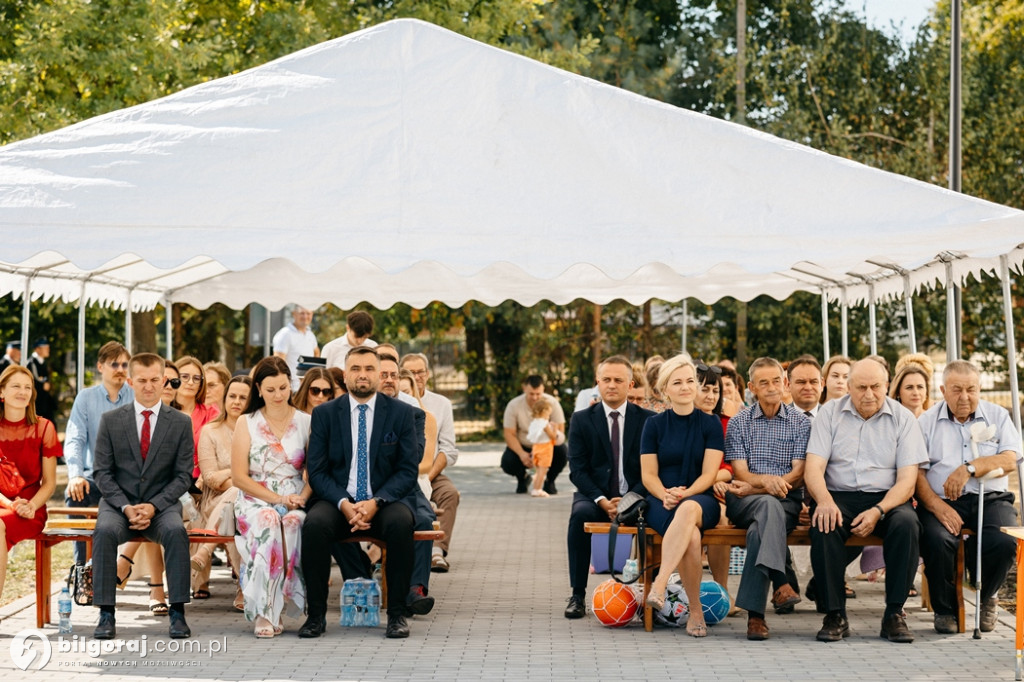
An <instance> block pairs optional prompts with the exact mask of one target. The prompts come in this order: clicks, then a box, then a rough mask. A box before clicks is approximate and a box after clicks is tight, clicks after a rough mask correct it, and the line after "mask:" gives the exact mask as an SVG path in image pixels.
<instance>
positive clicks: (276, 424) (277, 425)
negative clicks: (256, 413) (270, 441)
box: [263, 407, 295, 437]
mask: <svg viewBox="0 0 1024 682" xmlns="http://www.w3.org/2000/svg"><path fill="white" fill-rule="evenodd" d="M294 409H295V408H293V407H289V408H288V411H287V413H286V416H285V417H284V418H283V419H282V420H280V421H278V420H276V419H274V418H273V417H271V416H270V413H269V412H267V411H266V410H265V409H264V410H263V417H264V419H266V420H267V423H268V424H270V428H271V429H273V430H274V434H275V435H277V434H278V433H281V434H283V433H284V432H285V431H287V430H288V425H289V424H290V423H291V421H292V412H293V411H294ZM279 437H280V436H279Z"/></svg>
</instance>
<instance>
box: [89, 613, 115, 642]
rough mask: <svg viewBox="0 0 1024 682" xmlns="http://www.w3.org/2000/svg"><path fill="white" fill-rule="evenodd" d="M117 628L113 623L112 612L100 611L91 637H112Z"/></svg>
mask: <svg viewBox="0 0 1024 682" xmlns="http://www.w3.org/2000/svg"><path fill="white" fill-rule="evenodd" d="M115 634H117V628H116V627H115V625H114V614H112V613H103V612H102V611H101V612H100V622H99V624H98V625H96V629H95V630H93V633H92V638H93V639H114V635H115Z"/></svg>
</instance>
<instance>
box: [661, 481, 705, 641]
mask: <svg viewBox="0 0 1024 682" xmlns="http://www.w3.org/2000/svg"><path fill="white" fill-rule="evenodd" d="M702 516H703V512H702V510H701V507H700V505H699V504H697V503H696V502H694V501H692V500H684V501H683V502H682V503H681V504H680V505H679V509H678V510H677V511H676V515H675V516H674V517H673V518H672V522H671V523H670V524H669V525H668V529H666V530H665V536H664V537H663V538H662V542H661V570H660V572H659V573H658V577H657V578H655V579H654V582H653V583H652V584H651V594H652V595H653V596H654V597H655V598H661V599H663V598H664V594H665V589H666V588H667V587H668V579H669V576H670V575H671V574H672V572H673V571H674V570H676V569H678V571H679V576H680V578H681V579H682V581H683V589H684V590H685V591H686V594H687V596H688V597H689V599H690V602H691V603H693V602H694V601H695V600H696V601H697V604H698V608H691V609H690V619H689V621H688V623H687V625H686V631H687V632H688V633H690V634H691V635H694V636H697V637H703V636H704V634H706V633H707V628H706V626H705V624H704V612H703V611H702V610H701V609H700V608H699V603H700V602H699V595H700V579H701V575H702V573H703V571H702V568H701V564H700V557H701V543H700V524H701V518H702Z"/></svg>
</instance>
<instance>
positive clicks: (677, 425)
mask: <svg viewBox="0 0 1024 682" xmlns="http://www.w3.org/2000/svg"><path fill="white" fill-rule="evenodd" d="M658 390H659V391H660V392H661V394H662V395H663V396H664V397H665V399H666V400H668V401H669V404H670V406H671V409H668V410H665V411H664V412H662V413H661V414H658V415H655V416H653V417H651V418H650V419H648V420H647V423H646V424H645V425H644V430H643V434H642V435H641V437H640V452H641V455H640V467H641V474H642V476H643V483H644V487H645V488H647V501H648V505H649V508H648V512H647V520H648V524H649V525H650V527H651V528H653V529H654V530H655V531H657V532H658V533H659V534H660V535H661V536H662V546H661V559H662V561H661V572H660V573H659V574H658V577H657V578H656V579H655V580H654V583H653V584H652V585H651V592H650V595H649V596H648V598H647V602H648V603H649V604H650V605H651V606H652V607H653V608H655V609H659V610H660V609H661V607H662V606H663V605H664V603H665V589H666V587H668V579H669V575H670V574H671V573H672V571H674V570H676V569H677V567H678V570H679V575H680V577H681V578H682V582H683V589H684V590H685V591H686V594H687V595H689V598H690V600H691V601H692V600H694V599H696V598H697V595H699V594H700V579H701V573H702V569H701V530H702V529H703V528H714V526H715V524H717V523H718V518H719V514H720V513H721V512H720V510H719V506H718V501H717V500H715V498H714V495H713V493H712V490H711V488H712V486H713V485H714V483H715V477H716V476H717V474H718V469H719V467H720V466H721V464H722V454H723V450H724V448H725V444H724V438H723V436H722V422H721V420H719V418H718V417H716V416H713V415H709V414H706V413H705V412H702V411H701V410H698V409H696V406H695V404H694V402H695V400H696V397H697V391H698V386H697V370H696V368H695V367H694V365H693V362H691V361H690V358H689V356H687V355H677V356H676V357H674V358H672V359H670V360H668V361H667V362H665V364H663V365H662V366H661V372H660V373H659V374H658ZM686 631H687V633H689V634H690V635H692V636H694V637H705V636H706V635H707V627H706V625H705V623H704V614H703V612H702V611H701V609H699V608H697V609H691V610H690V619H689V621H688V622H687V625H686Z"/></svg>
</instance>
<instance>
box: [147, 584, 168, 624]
mask: <svg viewBox="0 0 1024 682" xmlns="http://www.w3.org/2000/svg"><path fill="white" fill-rule="evenodd" d="M163 586H164V584H163V583H149V593H150V594H153V588H154V587H163ZM167 611H168V609H167V601H166V598H165V600H164V601H161V600H159V599H153V598H152V597H150V598H149V612H150V613H152V614H153V615H154V616H166V615H167Z"/></svg>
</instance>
